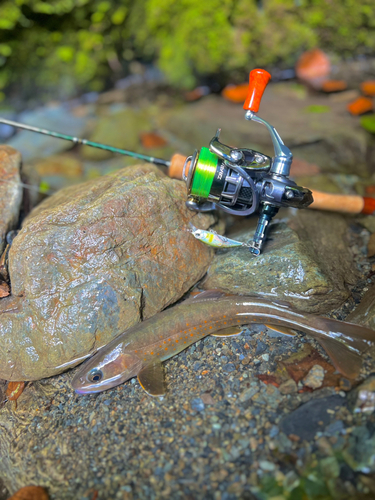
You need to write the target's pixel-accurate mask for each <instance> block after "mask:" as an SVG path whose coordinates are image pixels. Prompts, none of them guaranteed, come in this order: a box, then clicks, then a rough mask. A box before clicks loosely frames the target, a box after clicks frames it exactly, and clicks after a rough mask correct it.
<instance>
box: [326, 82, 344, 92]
mask: <svg viewBox="0 0 375 500" xmlns="http://www.w3.org/2000/svg"><path fill="white" fill-rule="evenodd" d="M347 87H348V84H347V83H346V82H345V81H344V80H326V81H325V82H323V84H322V90H323V91H324V92H339V91H340V90H345V89H346V88H347Z"/></svg>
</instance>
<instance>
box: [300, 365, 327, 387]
mask: <svg viewBox="0 0 375 500" xmlns="http://www.w3.org/2000/svg"><path fill="white" fill-rule="evenodd" d="M324 374H325V371H324V368H322V367H321V366H320V365H314V366H313V367H312V368H311V370H310V371H309V373H308V374H307V375H306V377H305V378H304V379H303V383H304V385H305V386H306V387H310V388H311V389H319V387H322V384H323V380H324Z"/></svg>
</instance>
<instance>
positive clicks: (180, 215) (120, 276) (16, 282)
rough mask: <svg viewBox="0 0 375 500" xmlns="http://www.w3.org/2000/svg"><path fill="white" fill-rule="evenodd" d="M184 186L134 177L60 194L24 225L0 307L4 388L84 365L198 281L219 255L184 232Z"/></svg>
mask: <svg viewBox="0 0 375 500" xmlns="http://www.w3.org/2000/svg"><path fill="white" fill-rule="evenodd" d="M185 199H186V188H185V185H184V183H182V182H180V181H176V180H172V179H169V178H168V177H166V176H165V175H164V174H162V173H161V172H160V171H159V170H158V169H157V168H156V167H153V166H147V165H142V166H138V167H129V168H126V169H123V170H121V171H119V172H117V173H116V174H114V175H109V176H105V177H101V178H99V179H95V180H93V181H90V182H88V183H85V184H81V185H77V186H73V187H70V188H66V189H63V190H61V191H59V192H58V193H56V194H55V195H54V196H52V197H50V198H49V199H47V200H46V201H44V202H43V203H42V204H40V205H39V206H38V207H37V208H36V209H34V211H33V212H31V214H30V215H29V217H28V218H27V219H26V220H25V222H24V224H23V227H22V229H21V231H20V233H19V234H18V236H17V237H16V238H15V240H14V242H13V245H12V248H11V251H10V255H9V261H10V263H9V273H10V279H11V287H12V295H11V296H10V297H6V298H4V299H2V300H1V301H0V378H4V379H7V380H35V379H40V378H42V377H48V376H50V375H54V374H56V373H59V372H61V371H64V370H65V369H66V368H68V367H70V366H73V365H75V364H77V363H78V362H80V361H81V360H82V359H83V358H84V357H86V356H88V355H89V354H90V353H92V352H94V351H96V350H97V349H98V348H99V347H101V346H103V345H105V344H107V343H108V342H109V341H110V340H111V339H112V338H114V337H115V336H117V335H118V334H119V333H121V332H122V331H123V330H125V329H127V328H129V327H130V326H131V325H133V324H135V323H137V322H138V321H140V320H142V319H145V318H148V317H150V316H152V315H154V314H155V313H157V312H158V311H160V310H161V309H163V308H165V307H166V306H167V305H169V304H171V303H173V302H175V301H176V300H177V299H179V298H180V297H181V296H182V295H183V294H184V293H185V292H186V291H187V290H189V288H190V287H191V286H193V285H194V284H195V283H196V282H197V280H199V279H200V278H201V277H202V276H203V274H204V273H205V272H206V269H207V267H208V265H209V262H210V261H211V259H212V250H211V249H209V248H208V247H206V246H204V245H202V244H201V243H200V242H199V241H197V240H195V238H193V237H192V235H191V234H190V233H189V232H188V231H186V228H187V227H188V224H189V221H190V220H191V219H192V218H193V217H194V225H196V226H199V227H205V228H207V227H208V226H209V225H210V224H212V223H213V221H214V219H213V217H212V216H211V215H201V214H200V215H196V214H194V213H192V212H189V211H188V210H187V209H186V207H185Z"/></svg>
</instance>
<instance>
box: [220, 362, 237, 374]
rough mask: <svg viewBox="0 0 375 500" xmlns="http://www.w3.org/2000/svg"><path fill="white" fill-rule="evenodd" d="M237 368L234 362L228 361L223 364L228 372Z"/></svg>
mask: <svg viewBox="0 0 375 500" xmlns="http://www.w3.org/2000/svg"><path fill="white" fill-rule="evenodd" d="M235 369H236V367H235V366H234V364H233V363H227V364H226V365H224V366H223V370H224V371H225V372H227V373H230V372H233V371H234V370H235Z"/></svg>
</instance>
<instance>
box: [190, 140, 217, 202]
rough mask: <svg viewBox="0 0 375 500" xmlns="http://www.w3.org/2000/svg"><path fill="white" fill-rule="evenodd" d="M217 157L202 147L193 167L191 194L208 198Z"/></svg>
mask: <svg viewBox="0 0 375 500" xmlns="http://www.w3.org/2000/svg"><path fill="white" fill-rule="evenodd" d="M218 161H219V158H218V157H217V156H216V155H214V154H213V153H211V151H210V150H209V149H208V148H202V149H201V150H200V153H199V157H198V161H197V165H196V167H195V172H194V177H193V184H192V187H191V194H192V195H194V196H198V197H199V198H208V195H209V194H210V190H211V186H212V182H213V180H214V176H215V172H216V168H217V164H218Z"/></svg>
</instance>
